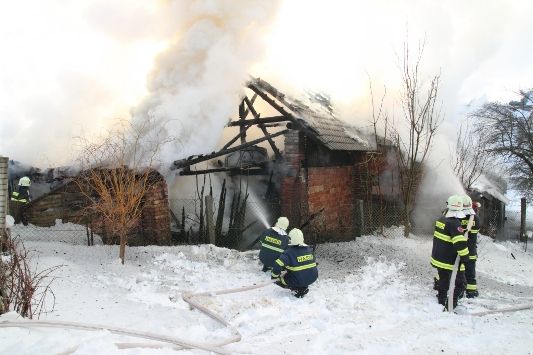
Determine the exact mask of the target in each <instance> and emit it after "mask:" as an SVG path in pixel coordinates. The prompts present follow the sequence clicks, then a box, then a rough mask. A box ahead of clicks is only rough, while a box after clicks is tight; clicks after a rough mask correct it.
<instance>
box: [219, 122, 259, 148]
mask: <svg viewBox="0 0 533 355" xmlns="http://www.w3.org/2000/svg"><path fill="white" fill-rule="evenodd" d="M250 127H252V126H246V128H245V129H244V130H245V131H246V130H247V129H248V128H250ZM241 136H242V129H241V130H240V131H239V133H238V134H237V135H236V136H235V137H233V138H232V139H231V140H230V141H229V142H228V143H226V144H225V145H224V146H223V147H222V149H221V150H224V149H227V148H228V147H229V146H230V145H232V144H233V143H235V141H237V139H239V138H240V137H241Z"/></svg>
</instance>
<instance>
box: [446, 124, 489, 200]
mask: <svg viewBox="0 0 533 355" xmlns="http://www.w3.org/2000/svg"><path fill="white" fill-rule="evenodd" d="M486 145H487V141H486V140H485V139H484V138H483V137H482V131H481V130H479V129H473V127H472V125H471V121H470V120H465V121H463V122H462V123H461V125H460V127H459V132H458V133H457V140H456V142H455V152H454V153H455V154H453V153H452V155H451V156H452V157H453V158H452V160H451V164H452V169H453V171H454V173H455V175H456V176H457V177H458V178H459V179H460V180H461V183H462V184H463V187H465V188H466V189H467V190H470V189H471V188H472V184H473V183H474V182H476V180H477V179H478V178H479V177H480V176H481V174H482V173H483V171H484V170H485V167H486V166H487V162H488V157H489V156H488V154H487V152H486Z"/></svg>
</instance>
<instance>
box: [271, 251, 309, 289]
mask: <svg viewBox="0 0 533 355" xmlns="http://www.w3.org/2000/svg"><path fill="white" fill-rule="evenodd" d="M283 270H287V273H286V274H285V275H283V276H281V278H280V279H281V283H282V284H283V285H286V286H289V287H302V288H304V287H307V286H309V285H310V284H312V283H313V282H315V281H316V279H317V278H318V269H317V267H316V259H315V255H314V254H313V249H312V248H311V247H309V246H307V245H291V246H289V247H288V248H287V250H285V251H284V252H283V253H282V254H281V255H280V256H279V258H278V259H276V262H275V264H274V267H273V268H272V277H280V275H281V272H282V271H283Z"/></svg>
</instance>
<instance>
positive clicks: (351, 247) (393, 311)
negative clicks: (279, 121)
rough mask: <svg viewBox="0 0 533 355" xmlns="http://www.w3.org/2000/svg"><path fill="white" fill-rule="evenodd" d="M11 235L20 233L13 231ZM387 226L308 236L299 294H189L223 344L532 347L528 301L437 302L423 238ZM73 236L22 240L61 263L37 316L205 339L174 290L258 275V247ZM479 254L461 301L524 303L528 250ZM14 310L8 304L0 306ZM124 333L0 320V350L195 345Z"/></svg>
mask: <svg viewBox="0 0 533 355" xmlns="http://www.w3.org/2000/svg"><path fill="white" fill-rule="evenodd" d="M67 227H68V228H67ZM67 227H65V229H67V230H74V229H75V228H70V227H71V226H67ZM17 228H21V227H17ZM18 234H19V235H21V236H22V237H23V236H24V233H23V231H22V232H21V231H20V230H19V231H18ZM32 235H33V236H34V235H35V234H32ZM390 235H391V236H388V237H383V236H366V237H363V238H358V239H357V240H356V241H353V242H346V243H329V244H321V245H319V246H318V248H317V259H318V262H319V272H320V277H319V280H318V281H317V282H316V283H315V284H313V285H312V286H311V288H310V289H311V290H310V292H309V294H308V295H307V296H306V297H305V298H303V299H297V298H294V297H293V296H291V295H290V293H289V292H288V291H287V290H284V289H281V288H279V287H277V286H275V285H269V286H266V287H263V288H259V289H255V290H251V291H246V292H240V293H232V294H227V295H219V296H202V297H199V298H198V300H200V301H201V303H202V304H203V305H205V306H207V307H208V308H209V309H211V310H213V311H215V312H217V313H218V314H220V315H222V316H223V317H224V318H225V319H226V320H228V321H229V322H230V323H231V324H232V325H233V326H234V327H236V328H237V329H238V331H239V332H240V333H241V335H242V340H241V341H240V342H237V343H233V344H229V345H226V346H224V347H223V349H225V350H226V351H228V352H230V353H247V354H332V355H333V354H443V353H444V354H532V353H533V350H532V349H533V310H525V311H520V312H513V313H496V314H491V315H487V316H484V317H474V316H471V315H468V314H461V315H459V314H449V313H447V312H446V313H445V312H442V307H441V306H439V305H438V304H437V303H436V298H435V291H433V290H432V278H433V275H434V271H433V269H432V268H431V267H430V266H429V254H430V250H431V238H429V237H425V238H423V237H417V236H412V237H411V238H407V239H406V238H401V237H393V236H394V235H399V234H396V233H390ZM72 238H73V240H72V242H70V243H66V242H65V240H64V236H62V237H61V239H62V240H63V241H62V242H59V241H38V238H31V239H30V240H27V241H26V246H27V247H28V248H29V249H31V250H33V251H34V257H33V262H34V264H35V265H36V267H37V268H47V267H51V266H55V265H63V267H62V268H61V269H60V270H59V271H57V272H56V273H55V276H56V277H57V279H56V280H55V281H54V282H53V284H52V289H53V291H54V294H55V308H54V310H53V311H52V312H49V313H46V314H43V315H42V316H41V318H40V319H41V320H53V321H70V322H82V323H87V324H101V325H106V326H108V327H120V328H127V329H131V330H136V331H143V332H150V333H158V334H161V335H163V336H169V337H176V338H179V339H186V340H190V341H196V342H199V343H204V344H212V343H216V342H218V341H223V340H224V339H227V338H230V337H231V336H232V334H231V332H230V331H229V330H228V329H226V328H225V327H224V326H222V325H221V324H220V323H217V322H215V321H214V320H213V319H211V318H209V317H207V316H206V315H205V314H203V313H201V312H200V311H198V310H191V309H190V308H189V305H188V304H187V303H185V302H184V301H183V300H182V298H181V295H182V294H183V293H185V292H201V291H208V290H220V289H226V288H236V287H240V286H248V285H252V284H260V283H264V282H268V281H269V275H267V274H264V273H262V272H260V271H259V270H260V266H259V263H258V260H257V251H250V252H245V253H241V252H237V251H233V250H228V249H222V248H216V247H213V246H211V245H202V246H179V247H155V246H152V247H131V248H127V249H126V264H125V265H121V264H120V262H119V260H118V258H117V255H118V247H116V246H104V245H96V246H91V247H89V246H85V245H83V244H84V241H85V231H84V230H82V229H80V232H79V233H78V234H77V238H79V240H76V236H75V235H74V233H73V235H72ZM511 254H512V255H511ZM479 255H480V260H479V261H478V283H479V287H480V294H481V297H480V298H478V299H475V300H466V299H465V300H463V301H462V305H463V307H460V308H461V309H462V310H463V311H464V312H469V313H472V312H477V311H484V310H489V309H495V308H503V307H508V306H515V305H518V304H527V303H532V302H533V255H532V253H531V252H530V251H528V252H527V253H526V252H524V251H523V246H522V245H517V244H513V243H510V242H506V243H505V244H497V243H493V242H492V240H491V239H490V238H488V237H481V238H480V244H479ZM13 319H17V315H16V314H14V313H8V314H5V315H3V316H1V317H0V321H2V320H13ZM132 342H136V343H143V344H146V343H147V341H146V340H143V339H137V338H131V337H125V336H118V335H115V334H112V333H111V332H109V331H106V330H101V331H92V332H91V331H82V330H68V329H59V328H0V354H39V355H42V354H77V355H85V354H91V355H92V354H121V355H122V354H135V355H137V354H150V355H151V354H158V355H161V354H203V353H206V352H205V351H203V350H177V349H172V348H169V347H166V348H159V349H154V348H146V347H131V346H125V345H124V343H132ZM117 344H118V345H117ZM139 346H142V345H139Z"/></svg>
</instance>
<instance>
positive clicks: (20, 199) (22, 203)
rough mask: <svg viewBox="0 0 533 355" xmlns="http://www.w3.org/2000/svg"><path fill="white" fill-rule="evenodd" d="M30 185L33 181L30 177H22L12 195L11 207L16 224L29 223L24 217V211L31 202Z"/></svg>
mask: <svg viewBox="0 0 533 355" xmlns="http://www.w3.org/2000/svg"><path fill="white" fill-rule="evenodd" d="M30 185H31V180H30V178H29V177H27V176H24V177H21V178H20V180H19V183H18V186H17V189H16V190H13V192H12V193H11V201H12V203H11V207H12V210H13V211H12V214H13V218H15V223H16V224H18V223H20V222H22V224H24V225H27V224H28V222H27V220H26V218H25V216H24V210H25V209H26V207H27V205H28V204H29V203H30V201H31V197H30Z"/></svg>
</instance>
